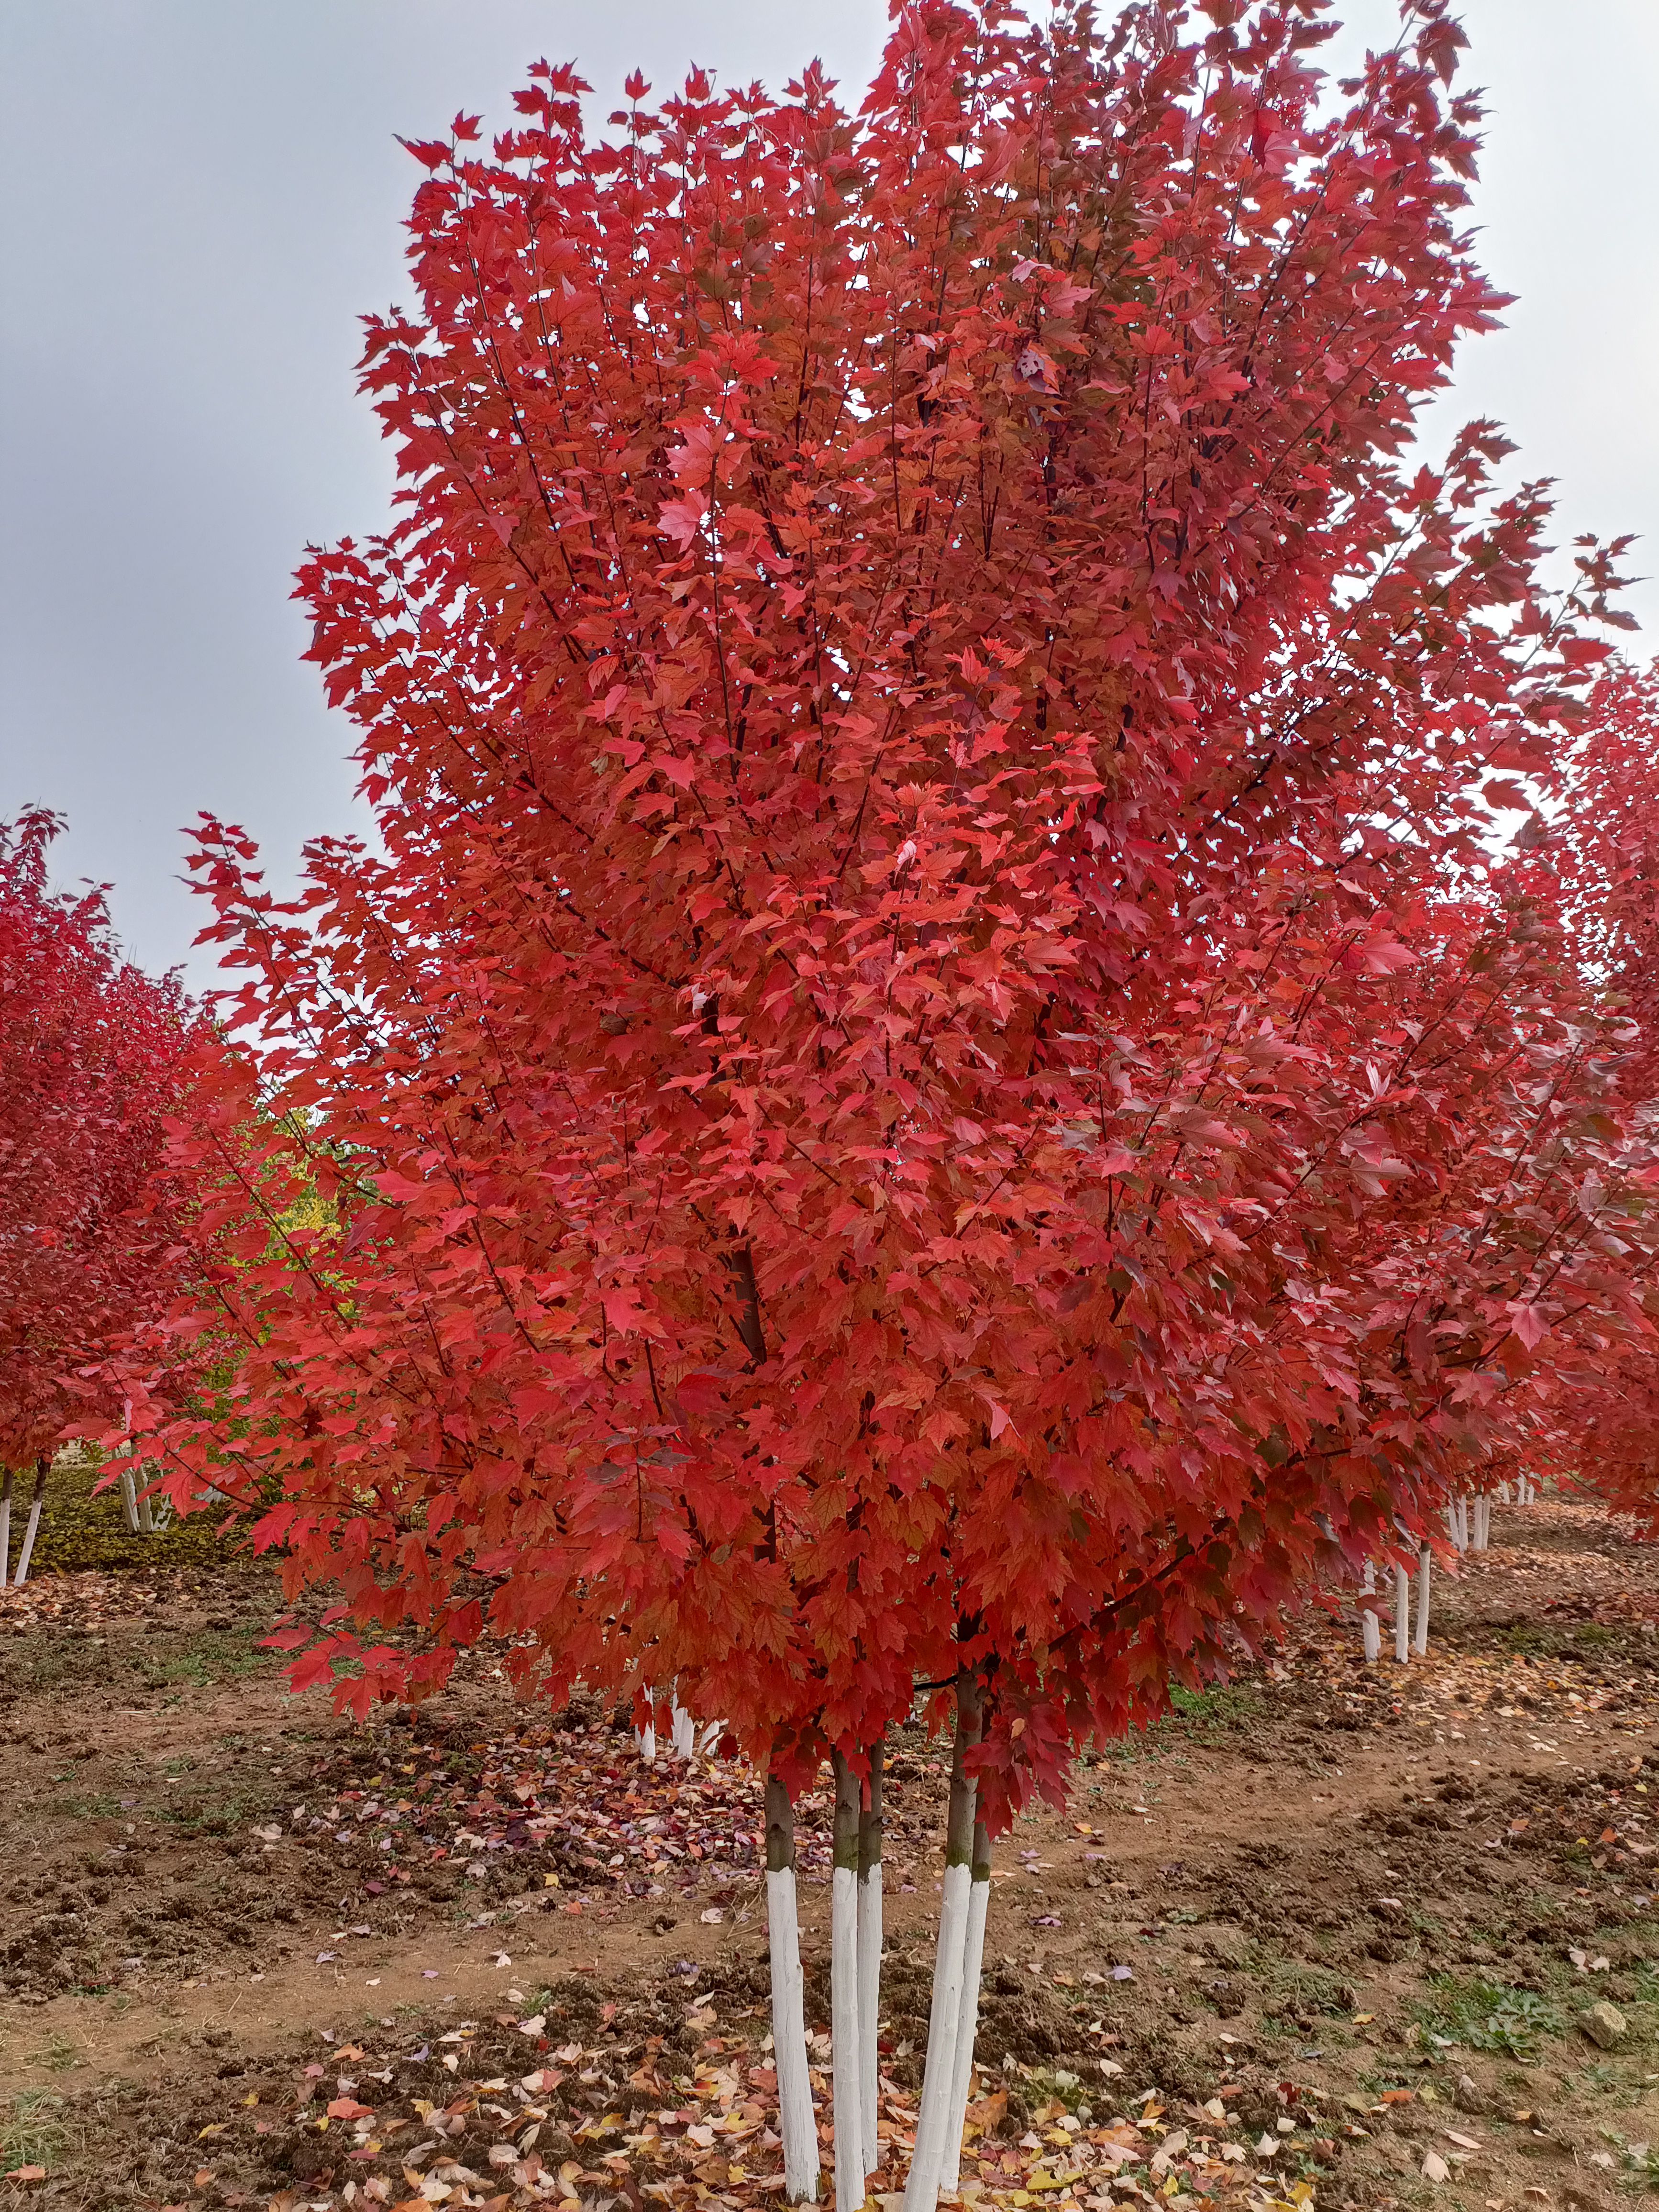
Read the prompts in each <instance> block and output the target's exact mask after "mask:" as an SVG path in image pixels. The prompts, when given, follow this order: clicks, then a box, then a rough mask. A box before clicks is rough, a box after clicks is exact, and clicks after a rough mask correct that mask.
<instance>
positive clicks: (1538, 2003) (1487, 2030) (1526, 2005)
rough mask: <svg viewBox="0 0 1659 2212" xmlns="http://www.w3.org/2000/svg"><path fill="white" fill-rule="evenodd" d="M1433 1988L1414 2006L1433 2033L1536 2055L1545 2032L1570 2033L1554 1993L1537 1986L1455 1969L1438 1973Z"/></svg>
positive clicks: (1471, 2046) (1512, 2054)
mask: <svg viewBox="0 0 1659 2212" xmlns="http://www.w3.org/2000/svg"><path fill="white" fill-rule="evenodd" d="M1430 1988H1431V1990H1432V1992H1433V1994H1432V1996H1431V1997H1430V1998H1429V1999H1428V2000H1427V2001H1426V2002H1424V2003H1422V2004H1419V2005H1418V2006H1417V2007H1415V2008H1414V2009H1415V2011H1416V2015H1417V2018H1418V2020H1419V2022H1420V2024H1421V2025H1422V2026H1423V2027H1425V2028H1426V2029H1427V2030H1428V2031H1429V2033H1431V2035H1440V2036H1443V2037H1444V2038H1445V2039H1446V2040H1447V2041H1448V2042H1449V2043H1461V2044H1462V2045H1464V2046H1465V2048H1466V2049H1468V2050H1470V2051H1501V2052H1502V2053H1503V2055H1504V2057H1508V2058H1530V2057H1532V2055H1533V2052H1534V2049H1535V2047H1536V2045H1537V2041H1538V2039H1539V2037H1540V2036H1541V2035H1564V2034H1565V2033H1566V2022H1565V2021H1564V2020H1563V2019H1562V2017H1561V2015H1560V2014H1559V2012H1558V2011H1557V2010H1556V2008H1555V2007H1554V2006H1553V2004H1552V2003H1551V2002H1549V2000H1548V1998H1547V1997H1541V1996H1538V1995H1537V1994H1536V1993H1535V1992H1534V1990H1511V1989H1506V1988H1504V1986H1503V1984H1500V1983H1497V1982H1480V1981H1464V1980H1462V1979H1461V1978H1459V1977H1458V1976H1457V1975H1455V1974H1437V1975H1435V1976H1433V1977H1432V1978H1431V1983H1430Z"/></svg>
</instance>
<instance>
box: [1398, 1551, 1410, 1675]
mask: <svg viewBox="0 0 1659 2212" xmlns="http://www.w3.org/2000/svg"><path fill="white" fill-rule="evenodd" d="M1394 1656H1395V1659H1396V1660H1398V1662H1400V1664H1401V1666H1402V1667H1403V1666H1404V1665H1405V1664H1406V1663H1407V1661H1408V1660H1409V1659H1410V1657H1411V1656H1412V1578H1411V1577H1410V1576H1409V1575H1408V1574H1407V1572H1406V1570H1405V1569H1404V1567H1396V1568H1395V1571H1394Z"/></svg>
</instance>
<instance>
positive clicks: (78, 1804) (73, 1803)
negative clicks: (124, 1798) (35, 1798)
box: [46, 1795, 121, 1820]
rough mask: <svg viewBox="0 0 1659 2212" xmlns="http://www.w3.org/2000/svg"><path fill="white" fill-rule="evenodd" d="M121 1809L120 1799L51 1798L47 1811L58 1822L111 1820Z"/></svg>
mask: <svg viewBox="0 0 1659 2212" xmlns="http://www.w3.org/2000/svg"><path fill="white" fill-rule="evenodd" d="M120 1809H121V1801H120V1799H119V1798H118V1797H110V1796H96V1795H94V1796H89V1797H51V1798H48V1799H47V1801H46V1811H47V1812H48V1814H51V1815H52V1818H53V1819H54V1820H113V1819H114V1817H115V1815H116V1814H118V1812H119V1811H120Z"/></svg>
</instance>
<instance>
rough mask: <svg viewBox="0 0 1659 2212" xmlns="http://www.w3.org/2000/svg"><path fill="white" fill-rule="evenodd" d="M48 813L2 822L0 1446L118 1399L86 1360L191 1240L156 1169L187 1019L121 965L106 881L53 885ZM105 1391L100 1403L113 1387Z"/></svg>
mask: <svg viewBox="0 0 1659 2212" xmlns="http://www.w3.org/2000/svg"><path fill="white" fill-rule="evenodd" d="M59 826H60V825H59V823H58V821H57V820H56V818H55V817H53V816H52V815H50V814H46V813H44V812H40V811H35V812H32V813H28V814H25V815H23V816H22V817H21V818H20V819H19V820H18V821H17V822H15V823H11V824H9V825H6V824H0V1462H3V1463H4V1464H6V1465H9V1466H16V1465H19V1464H21V1463H22V1462H25V1461H27V1460H31V1459H33V1458H36V1457H40V1456H45V1455H47V1454H49V1453H50V1452H51V1451H52V1449H53V1448H54V1446H55V1445H56V1444H57V1443H58V1442H59V1441H60V1440H61V1438H62V1437H63V1436H64V1431H65V1428H66V1426H67V1425H70V1424H71V1423H74V1422H79V1423H82V1424H84V1423H86V1422H87V1421H88V1420H90V1419H95V1418H97V1417H98V1416H99V1415H100V1413H101V1415H102V1416H103V1417H104V1418H106V1419H107V1418H109V1417H110V1415H111V1414H112V1413H117V1412H118V1409H119V1400H118V1394H115V1386H114V1385H113V1383H112V1382H111V1381H110V1379H109V1378H108V1377H107V1376H101V1377H94V1376H91V1375H90V1374H89V1373H88V1370H90V1369H92V1368H94V1366H96V1365H98V1364H100V1363H102V1362H105V1361H106V1360H107V1359H108V1358H110V1357H111V1356H112V1354H113V1353H114V1352H117V1351H118V1350H119V1349H120V1348H121V1347H123V1346H125V1345H126V1344H127V1343H128V1342H129V1341H130V1340H131V1338H132V1336H133V1334H134V1333H135V1332H136V1331H137V1330H138V1329H140V1328H143V1327H144V1326H145V1325H146V1324H147V1323H149V1322H154V1321H155V1320H156V1319H158V1318H159V1317H160V1316H161V1315H162V1314H163V1313H164V1312H165V1311H166V1310H167V1306H168V1304H169V1303H170V1302H171V1301H172V1300H173V1298H175V1297H178V1295H179V1291H180V1279H179V1262H180V1261H182V1260H183V1258H184V1257H185V1253H186V1247H185V1243H184V1242H183V1240H182V1238H181V1236H180V1232H179V1225H178V1223H177V1220H176V1218H175V1217H174V1211H173V1196H172V1187H171V1186H170V1185H169V1184H168V1183H167V1182H166V1181H165V1180H161V1179H158V1177H157V1172H156V1171H157V1170H158V1169H159V1168H160V1167H161V1163H162V1160H163V1157H164V1153H165V1149H166V1143H165V1126H164V1125H165V1122H166V1119H167V1116H168V1115H172V1114H174V1113H176V1112H178V1111H179V1105H180V1097H181V1088H182V1085H183V1084H184V1081H185V1069H186V1066H187V1064H188V1061H189V1060H190V1056H191V1048H192V1045H193V1043H194V1042H195V1040H194V1038H193V1036H192V1031H193V1029H194V1027H195V1017H194V1016H193V1015H192V1013H191V1009H190V1008H189V1006H188V1005H187V1004H186V1002H185V999H184V998H183V996H182V994H181V993H180V992H179V987H178V985H177V983H176V982H175V981H173V979H171V978H167V979H166V980H163V981H156V980H155V978H154V977H153V976H149V975H144V974H143V973H142V972H141V971H140V970H139V969H136V968H133V967H131V966H128V965H126V964H125V963H123V962H122V961H121V960H120V958H119V957H118V953H117V951H116V949H115V947H114V945H113V943H112V939H111V937H110V933H109V922H108V916H107V915H106V911H105V907H104V902H103V896H102V894H101V893H100V892H99V891H96V890H91V891H87V892H84V893H82V894H81V895H79V896H53V895H52V892H51V891H50V890H48V888H47V881H46V855H47V849H48V848H49V846H50V844H51V842H52V838H53V837H54V836H56V835H57V833H58V828H59ZM112 1395H113V1396H114V1402H113V1403H112Z"/></svg>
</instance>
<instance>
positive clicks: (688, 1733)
mask: <svg viewBox="0 0 1659 2212" xmlns="http://www.w3.org/2000/svg"><path fill="white" fill-rule="evenodd" d="M696 1755H697V1724H696V1721H694V1720H693V1719H692V1717H691V1716H690V1713H688V1712H687V1711H686V1710H685V1707H684V1705H681V1703H680V1701H679V1699H678V1698H676V1699H675V1700H674V1756H675V1758H676V1759H695V1758H696Z"/></svg>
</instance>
